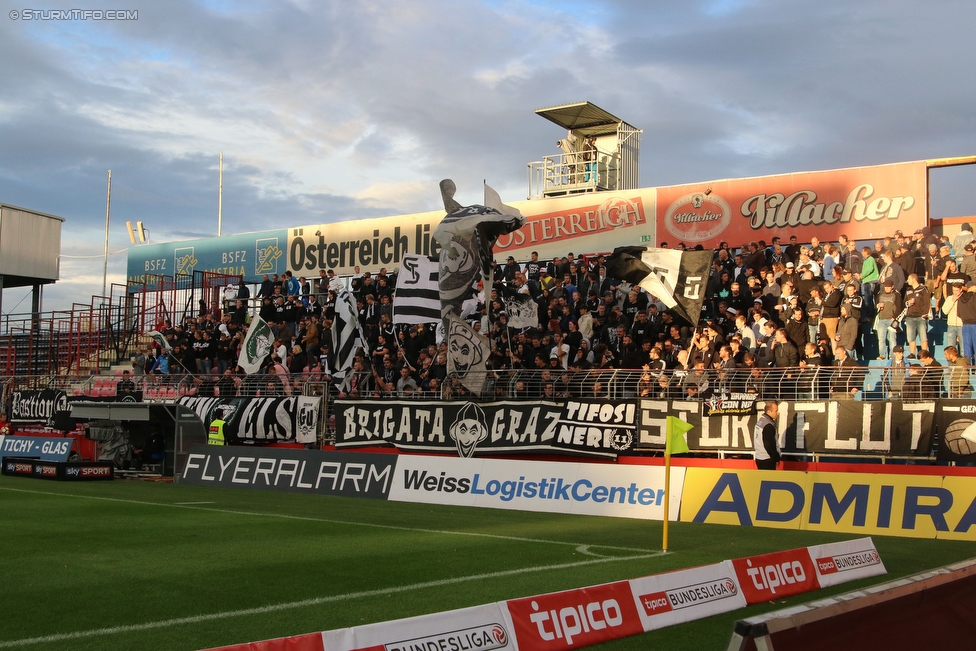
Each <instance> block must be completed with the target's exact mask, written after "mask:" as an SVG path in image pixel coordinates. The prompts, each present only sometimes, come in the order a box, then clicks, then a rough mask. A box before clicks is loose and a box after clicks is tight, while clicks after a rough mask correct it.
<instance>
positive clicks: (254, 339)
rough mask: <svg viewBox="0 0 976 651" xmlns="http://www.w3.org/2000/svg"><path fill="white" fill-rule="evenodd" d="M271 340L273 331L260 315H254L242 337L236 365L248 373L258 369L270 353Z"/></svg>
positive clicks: (255, 371)
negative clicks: (242, 343)
mask: <svg viewBox="0 0 976 651" xmlns="http://www.w3.org/2000/svg"><path fill="white" fill-rule="evenodd" d="M273 340H274V333H272V332H271V328H270V327H269V326H268V324H267V323H266V322H265V321H264V319H262V318H261V317H260V316H256V317H254V319H252V320H251V325H250V326H249V327H248V329H247V335H245V337H244V345H243V346H241V354H240V355H238V357H237V365H238V366H240V367H241V368H242V369H244V372H245V373H247V374H248V375H251V374H253V373H257V372H258V371H260V370H261V366H262V365H263V364H264V360H265V359H266V358H267V357H268V354H270V353H271V347H272V341H273Z"/></svg>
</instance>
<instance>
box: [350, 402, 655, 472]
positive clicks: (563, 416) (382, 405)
mask: <svg viewBox="0 0 976 651" xmlns="http://www.w3.org/2000/svg"><path fill="white" fill-rule="evenodd" d="M335 416H336V447H337V448H342V447H356V446H360V447H361V446H373V445H384V444H388V445H393V446H396V447H397V448H400V449H404V450H414V451H427V452H454V453H456V454H457V455H458V456H460V457H472V456H475V455H476V454H477V453H479V452H489V453H506V452H510V453H524V452H540V453H553V452H572V453H578V454H586V455H594V456H602V457H608V458H613V457H616V456H617V455H618V454H621V453H626V452H628V451H630V450H633V448H634V447H635V445H636V442H637V424H638V423H637V418H638V410H637V401H636V400H620V401H616V402H613V403H610V402H606V401H599V400H567V401H565V402H541V401H539V402H525V401H518V402H516V401H504V402H490V403H475V402H461V401H453V402H447V401H440V400H431V401H426V400H393V401H390V400H337V401H336V403H335Z"/></svg>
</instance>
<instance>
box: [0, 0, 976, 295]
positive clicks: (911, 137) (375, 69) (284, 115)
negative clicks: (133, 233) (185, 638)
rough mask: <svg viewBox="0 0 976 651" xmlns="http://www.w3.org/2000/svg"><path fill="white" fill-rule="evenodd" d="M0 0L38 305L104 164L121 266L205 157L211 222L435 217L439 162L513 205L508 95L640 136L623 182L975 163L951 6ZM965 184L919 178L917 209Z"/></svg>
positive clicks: (1, 180)
mask: <svg viewBox="0 0 976 651" xmlns="http://www.w3.org/2000/svg"><path fill="white" fill-rule="evenodd" d="M0 4H2V5H4V6H5V7H6V8H5V9H4V10H3V13H2V14H0V61H2V62H3V65H2V66H0V88H2V89H3V92H0V202H3V203H8V204H13V205H18V206H24V207H27V208H31V209H35V210H39V211H42V212H47V213H53V214H55V215H59V216H62V217H64V218H65V219H66V222H65V223H64V228H63V247H62V256H63V257H62V262H61V278H62V279H61V281H60V282H59V283H58V284H57V285H55V286H49V287H48V288H46V289H45V298H44V306H45V309H59V308H63V307H66V306H67V305H70V302H71V301H72V300H79V296H82V295H90V294H91V293H92V292H96V293H97V292H98V291H100V289H101V283H102V257H101V256H102V252H103V243H104V226H105V190H106V172H107V170H109V169H111V170H112V227H111V233H110V250H111V251H112V252H113V255H112V256H111V257H110V262H109V274H110V277H109V281H110V282H112V281H116V282H124V271H125V253H116V252H118V251H121V250H123V249H125V248H126V247H127V246H129V240H128V235H127V233H126V230H125V221H126V220H130V221H133V222H135V221H143V222H145V224H146V226H147V227H148V228H149V229H150V232H151V238H152V240H153V241H158V242H163V241H169V240H175V239H186V238H194V237H208V236H212V235H215V234H216V230H217V161H218V152H223V154H224V194H223V219H224V221H223V232H224V233H225V234H229V233H239V232H247V231H255V230H262V229H266V228H278V227H285V226H293V225H300V224H311V223H323V222H331V221H342V220H349V219H357V218H364V217H380V216H387V215H396V214H402V213H412V212H419V211H425V210H436V209H440V208H441V207H442V204H441V200H440V194H439V191H438V187H437V182H438V181H439V180H440V179H442V178H445V177H450V178H453V179H454V180H455V181H456V183H457V185H458V188H459V192H458V197H457V198H458V199H459V200H460V201H461V203H462V204H468V203H479V202H480V200H481V196H480V194H481V181H482V179H486V180H487V181H488V183H489V184H491V185H492V186H493V187H495V189H496V190H498V191H499V192H500V194H501V196H502V198H503V199H505V200H506V201H507V200H512V201H514V200H520V199H524V198H525V196H526V192H527V176H526V163H528V162H529V161H534V160H540V159H541V158H542V156H544V155H546V154H553V153H557V152H556V151H555V147H554V143H555V141H556V139H558V138H560V137H562V136H563V132H562V131H561V130H560V129H559V128H558V127H556V126H555V125H553V124H551V123H549V122H547V121H545V120H543V119H541V118H539V117H538V116H536V115H535V114H534V110H535V109H536V108H539V107H544V106H552V105H557V104H563V103H569V102H574V101H580V100H590V101H592V102H594V103H595V104H597V105H599V106H601V107H603V108H605V109H607V110H608V111H610V112H612V113H614V114H616V115H618V116H620V117H621V118H623V119H625V120H626V121H628V122H629V123H631V124H633V125H635V126H637V127H638V128H640V129H642V130H643V132H644V133H643V136H642V142H641V151H642V154H641V186H642V187H650V186H660V185H670V184H677V183H686V182H695V181H702V180H709V179H717V178H731V177H740V176H755V175H763V174H773V173H782V172H791V171H803V170H815V169H830V168H837V167H852V166H859V165H871V164H878V163H889V162H896V161H904V160H919V159H926V158H941V157H949V156H966V155H972V154H976V120H974V118H973V115H974V111H973V106H974V105H976V84H974V83H973V81H972V80H973V72H972V65H973V62H974V61H976V39H974V38H973V34H972V26H973V25H974V24H976V3H973V2H972V0H944V1H943V0H935V1H933V2H927V3H920V2H916V1H906V0H863V1H861V2H849V1H846V0H843V1H842V0H818V1H816V2H813V1H810V0H778V1H776V2H773V1H771V0H714V1H686V2H674V1H669V2H664V1H659V0H616V1H609V0H608V1H605V2H601V1H596V0H594V1H590V2H580V1H578V0H565V1H562V2H546V1H538V2H507V1H504V0H481V1H480V2H479V1H474V0H450V1H448V0H425V1H423V2H410V1H404V2H398V3H393V2H363V1H357V0H346V1H344V2H331V1H323V2H312V1H308V0H300V1H295V2H270V1H268V2H264V1H258V0H243V1H241V2H231V1H229V0H204V1H200V2H193V1H190V0H173V1H170V2H165V3H162V2H152V3H142V2H136V1H134V0H127V1H126V2H121V3H119V2H116V3H112V4H113V7H108V6H105V7H101V6H98V3H94V4H91V6H90V7H88V8H91V9H109V8H118V9H131V10H137V11H138V19H137V20H128V21H94V20H83V21H82V20H71V21H65V20H60V21H53V20H24V19H23V13H24V10H26V9H59V8H60V9H71V8H74V4H72V3H70V2H66V3H63V4H62V3H59V2H49V1H47V2H46V3H45V4H44V5H43V6H39V5H35V4H33V3H32V2H29V1H26V2H25V1H23V0H15V1H14V2H10V1H9V0H4V2H3V3H0ZM75 4H76V3H75ZM114 5H119V6H117V7H116V6H114ZM13 11H19V12H21V14H20V16H19V17H18V19H16V20H15V19H13V18H11V16H12V15H14V14H12V13H10V12H13ZM974 182H976V173H974V172H973V170H972V168H971V167H970V168H964V169H959V170H951V171H950V170H946V171H945V173H940V174H939V176H938V178H935V177H933V188H943V187H944V188H948V190H947V191H946V192H944V193H941V196H940V198H938V200H936V199H935V198H934V199H933V216H948V215H961V214H968V215H972V214H976V200H974V199H973V193H972V191H971V189H972V186H973V184H974ZM939 213H942V214H939ZM85 256H87V257H85ZM26 294H27V290H26V289H9V290H6V291H5V292H4V295H3V311H4V312H5V313H9V312H21V311H24V310H25V309H28V308H29V304H30V299H29V298H26V299H25V295H26Z"/></svg>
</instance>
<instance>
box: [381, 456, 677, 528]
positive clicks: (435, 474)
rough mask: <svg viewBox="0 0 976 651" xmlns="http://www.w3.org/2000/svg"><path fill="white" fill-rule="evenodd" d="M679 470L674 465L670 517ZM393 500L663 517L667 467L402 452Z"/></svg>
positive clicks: (673, 515)
mask: <svg viewBox="0 0 976 651" xmlns="http://www.w3.org/2000/svg"><path fill="white" fill-rule="evenodd" d="M683 480H684V469H683V468H672V469H671V500H670V512H671V518H670V519H671V520H675V519H676V518H677V516H678V512H679V508H678V503H679V502H680V499H681V490H682V483H683ZM389 499H390V500H392V501H400V502H420V503H425V504H453V505H458V506H479V507H488V508H496V509H512V510H519V511H542V512H545V513H577V514H584V515H603V516H614V517H622V518H641V519H646V520H663V519H664V468H661V467H654V466H618V465H614V464H593V463H559V462H543V461H508V460H499V459H452V458H449V457H423V456H412V455H409V456H408V455H401V456H399V457H398V461H397V465H396V474H395V478H394V481H393V484H392V488H391V489H390V497H389Z"/></svg>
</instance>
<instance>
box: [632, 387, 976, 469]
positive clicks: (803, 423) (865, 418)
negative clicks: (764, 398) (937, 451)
mask: <svg viewBox="0 0 976 651" xmlns="http://www.w3.org/2000/svg"><path fill="white" fill-rule="evenodd" d="M756 404H757V406H758V412H759V414H751V415H748V414H746V415H725V416H703V415H702V414H703V413H704V410H706V409H707V408H706V407H705V406H704V405H703V403H701V402H692V401H682V400H641V401H640V438H639V443H638V445H637V447H638V449H641V450H648V449H663V448H664V442H665V433H666V418H667V416H669V415H672V416H676V417H678V418H680V419H681V420H683V421H686V422H688V423H691V424H692V425H693V429H692V430H691V431H689V432H688V433H687V434H686V436H687V440H688V447H689V448H691V449H692V450H693V451H702V452H711V451H716V450H741V451H743V452H751V451H752V450H753V443H752V433H753V429H754V428H755V426H756V420H757V418H758V417H759V415H760V414H762V409H763V403H762V402H761V401H759V402H757V403H756ZM935 405H936V403H935V402H934V401H927V402H912V403H909V402H856V401H853V400H834V401H824V402H820V401H810V402H780V404H779V421H778V428H779V433H780V444H781V445H782V448H783V450H784V451H786V452H816V453H830V452H836V453H844V454H858V453H863V454H870V455H899V456H911V455H916V456H926V455H928V454H929V451H930V450H931V447H932V429H933V424H934V418H933V412H934V411H935ZM970 422H972V421H970ZM974 430H976V428H974ZM973 450H974V452H976V442H974V444H973Z"/></svg>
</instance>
